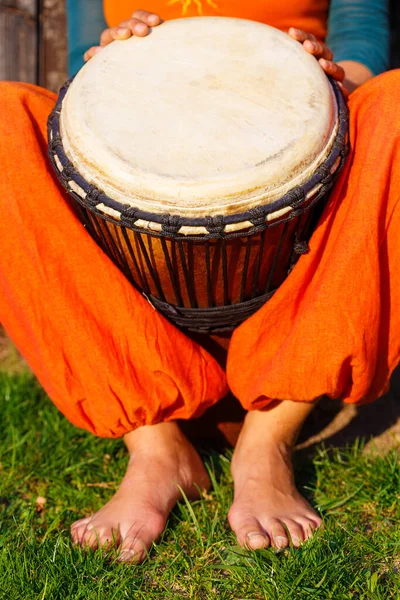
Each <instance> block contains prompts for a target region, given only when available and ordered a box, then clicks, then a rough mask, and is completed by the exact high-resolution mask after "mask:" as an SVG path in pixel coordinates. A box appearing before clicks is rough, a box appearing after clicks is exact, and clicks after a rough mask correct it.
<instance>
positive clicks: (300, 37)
mask: <svg viewBox="0 0 400 600" xmlns="http://www.w3.org/2000/svg"><path fill="white" fill-rule="evenodd" d="M289 35H290V36H291V37H293V38H294V39H295V40H297V41H298V42H305V41H306V40H310V41H312V42H316V41H317V38H316V37H315V35H313V34H312V33H307V32H306V31H303V30H302V29H296V28H295V27H291V28H290V29H289Z"/></svg>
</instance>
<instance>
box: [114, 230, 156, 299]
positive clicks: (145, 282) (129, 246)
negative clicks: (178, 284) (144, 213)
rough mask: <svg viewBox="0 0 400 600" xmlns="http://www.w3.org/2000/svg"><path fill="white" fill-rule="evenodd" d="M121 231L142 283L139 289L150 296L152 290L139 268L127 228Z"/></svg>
mask: <svg viewBox="0 0 400 600" xmlns="http://www.w3.org/2000/svg"><path fill="white" fill-rule="evenodd" d="M121 231H122V236H123V238H124V241H125V244H126V247H127V248H128V252H129V257H130V259H131V261H132V263H133V266H134V268H135V271H136V273H137V274H138V279H139V281H140V286H139V287H140V288H142V289H143V291H144V293H145V294H149V293H150V290H149V288H148V285H147V280H146V279H145V278H144V277H143V275H142V271H141V269H140V267H139V263H138V261H137V258H136V254H135V253H134V251H133V248H132V244H131V240H130V239H129V235H128V234H127V232H126V227H121Z"/></svg>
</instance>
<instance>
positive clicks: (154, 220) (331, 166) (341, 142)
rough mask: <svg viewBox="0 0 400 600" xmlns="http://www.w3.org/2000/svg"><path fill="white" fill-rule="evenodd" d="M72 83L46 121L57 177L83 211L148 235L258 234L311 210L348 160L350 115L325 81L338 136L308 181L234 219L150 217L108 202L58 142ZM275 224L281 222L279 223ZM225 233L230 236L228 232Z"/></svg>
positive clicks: (335, 88) (205, 236) (336, 91)
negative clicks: (334, 107)
mask: <svg viewBox="0 0 400 600" xmlns="http://www.w3.org/2000/svg"><path fill="white" fill-rule="evenodd" d="M73 79H74V77H71V78H70V79H69V80H67V82H66V83H65V84H64V85H63V87H62V88H61V90H60V93H59V96H58V98H57V102H56V105H55V107H54V109H53V110H52V112H51V113H50V115H49V119H48V154H49V158H50V161H51V164H52V166H53V168H54V170H55V172H56V174H57V177H58V179H59V181H60V182H61V183H62V185H63V187H64V188H65V189H66V190H67V192H68V193H69V194H71V195H72V196H73V197H74V199H75V200H77V201H78V202H79V203H80V204H81V205H82V206H83V207H84V208H86V209H88V210H89V211H91V212H92V213H94V214H96V215H98V216H101V217H102V218H104V219H106V220H108V221H111V222H113V223H115V224H116V225H121V226H124V227H128V228H129V229H132V230H136V231H140V232H142V233H147V234H148V235H154V236H157V237H159V236H166V237H177V238H180V239H187V240H190V239H199V240H202V239H210V238H218V237H227V238H230V237H237V236H239V235H248V234H251V233H254V232H256V231H257V232H258V231H262V230H263V229H266V228H268V227H269V226H271V217H272V218H273V215H274V213H279V212H280V211H283V210H285V209H289V211H290V213H295V214H293V215H292V216H290V215H288V218H287V219H286V220H288V219H290V218H292V217H294V216H296V215H297V214H299V213H298V210H299V209H300V208H301V207H302V205H307V207H308V206H309V205H310V202H307V200H310V199H311V203H312V204H313V203H314V202H315V201H317V200H318V199H319V198H320V197H321V196H323V195H324V194H325V193H326V191H327V190H328V189H329V188H330V187H331V185H332V183H333V179H334V178H336V176H337V175H338V173H339V172H340V170H341V168H342V166H343V164H344V159H345V157H346V156H347V154H348V121H349V116H348V109H347V106H346V102H345V99H344V97H343V94H342V92H341V90H340V87H339V85H338V84H337V82H336V81H334V80H333V79H332V78H331V77H330V76H328V79H329V81H330V84H331V86H332V88H333V91H334V95H335V98H336V102H337V106H338V113H337V114H338V126H337V133H336V136H335V139H334V142H333V144H332V148H331V150H330V152H329V154H328V156H327V157H326V159H325V161H324V162H323V163H322V164H321V165H320V166H319V167H318V168H317V169H316V171H315V173H314V174H313V175H312V176H311V177H310V179H308V180H307V181H306V182H304V183H303V184H301V185H298V186H295V187H293V188H292V189H291V190H289V191H288V192H287V193H286V194H284V195H283V196H282V197H281V198H279V199H277V200H274V201H273V202H271V203H269V204H261V205H260V206H257V207H254V208H252V209H249V210H247V211H243V212H240V213H237V214H231V215H217V216H207V215H206V216H205V217H183V216H181V215H179V214H171V213H165V214H162V213H150V212H147V211H143V210H141V209H139V208H136V207H133V206H130V205H128V204H123V203H121V202H119V201H117V200H114V199H113V198H111V197H110V196H107V195H106V194H105V193H104V192H103V191H102V190H101V189H99V188H98V187H96V186H95V185H93V184H90V183H89V182H88V181H87V180H86V179H85V178H84V177H83V176H82V175H81V174H80V173H79V170H78V169H77V168H76V167H75V165H74V164H73V163H72V162H71V161H70V159H69V158H68V157H67V155H66V153H65V150H64V146H63V141H62V137H61V131H60V116H61V110H62V104H63V101H64V98H65V96H66V94H67V91H68V88H69V86H70V85H71V83H72V81H73ZM71 182H72V184H71ZM314 191H315V193H313V192H314ZM279 221H280V222H282V220H281V219H279ZM138 222H139V223H140V224H138ZM246 223H247V225H246ZM151 225H153V227H151ZM240 225H242V227H240ZM228 226H231V227H230V228H229V227H228ZM232 226H233V227H232ZM235 226H236V227H235ZM227 227H228V231H226V228H227ZM182 228H184V229H185V230H192V233H190V232H185V233H183V232H182V231H181V230H182ZM199 229H204V234H203V233H202V234H199V233H198V230H199ZM229 229H231V230H232V229H236V231H235V232H234V233H231V232H229ZM245 230H248V231H245Z"/></svg>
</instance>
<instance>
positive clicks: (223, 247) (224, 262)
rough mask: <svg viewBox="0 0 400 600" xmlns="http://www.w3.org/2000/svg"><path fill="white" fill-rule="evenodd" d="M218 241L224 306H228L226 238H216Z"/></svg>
mask: <svg viewBox="0 0 400 600" xmlns="http://www.w3.org/2000/svg"><path fill="white" fill-rule="evenodd" d="M218 242H219V243H220V244H221V260H222V282H223V293H224V306H228V305H229V304H230V300H229V281H228V256H227V252H226V239H225V238H222V240H218Z"/></svg>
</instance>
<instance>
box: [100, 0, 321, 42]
mask: <svg viewBox="0 0 400 600" xmlns="http://www.w3.org/2000/svg"><path fill="white" fill-rule="evenodd" d="M140 7H141V8H144V9H146V10H148V11H149V12H154V13H156V14H158V15H160V16H161V17H162V18H163V19H165V20H166V19H178V18H180V17H195V16H197V15H205V16H224V17H238V18H242V19H251V20H253V21H260V22H261V23H266V24H267V25H272V26H273V27H277V28H278V29H281V30H283V31H287V30H288V29H289V27H298V28H299V29H304V30H305V31H308V32H309V33H313V34H314V35H316V36H317V38H319V39H324V38H325V36H326V23H327V18H328V7H329V0H247V2H244V1H243V0H146V1H144V2H140V3H139V2H138V3H136V2H132V0H118V1H115V0H104V15H105V18H106V21H107V23H108V24H109V26H110V27H113V26H114V25H118V23H120V22H121V21H123V20H124V19H127V18H129V17H130V15H131V14H132V13H133V11H134V10H136V9H137V8H140Z"/></svg>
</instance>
